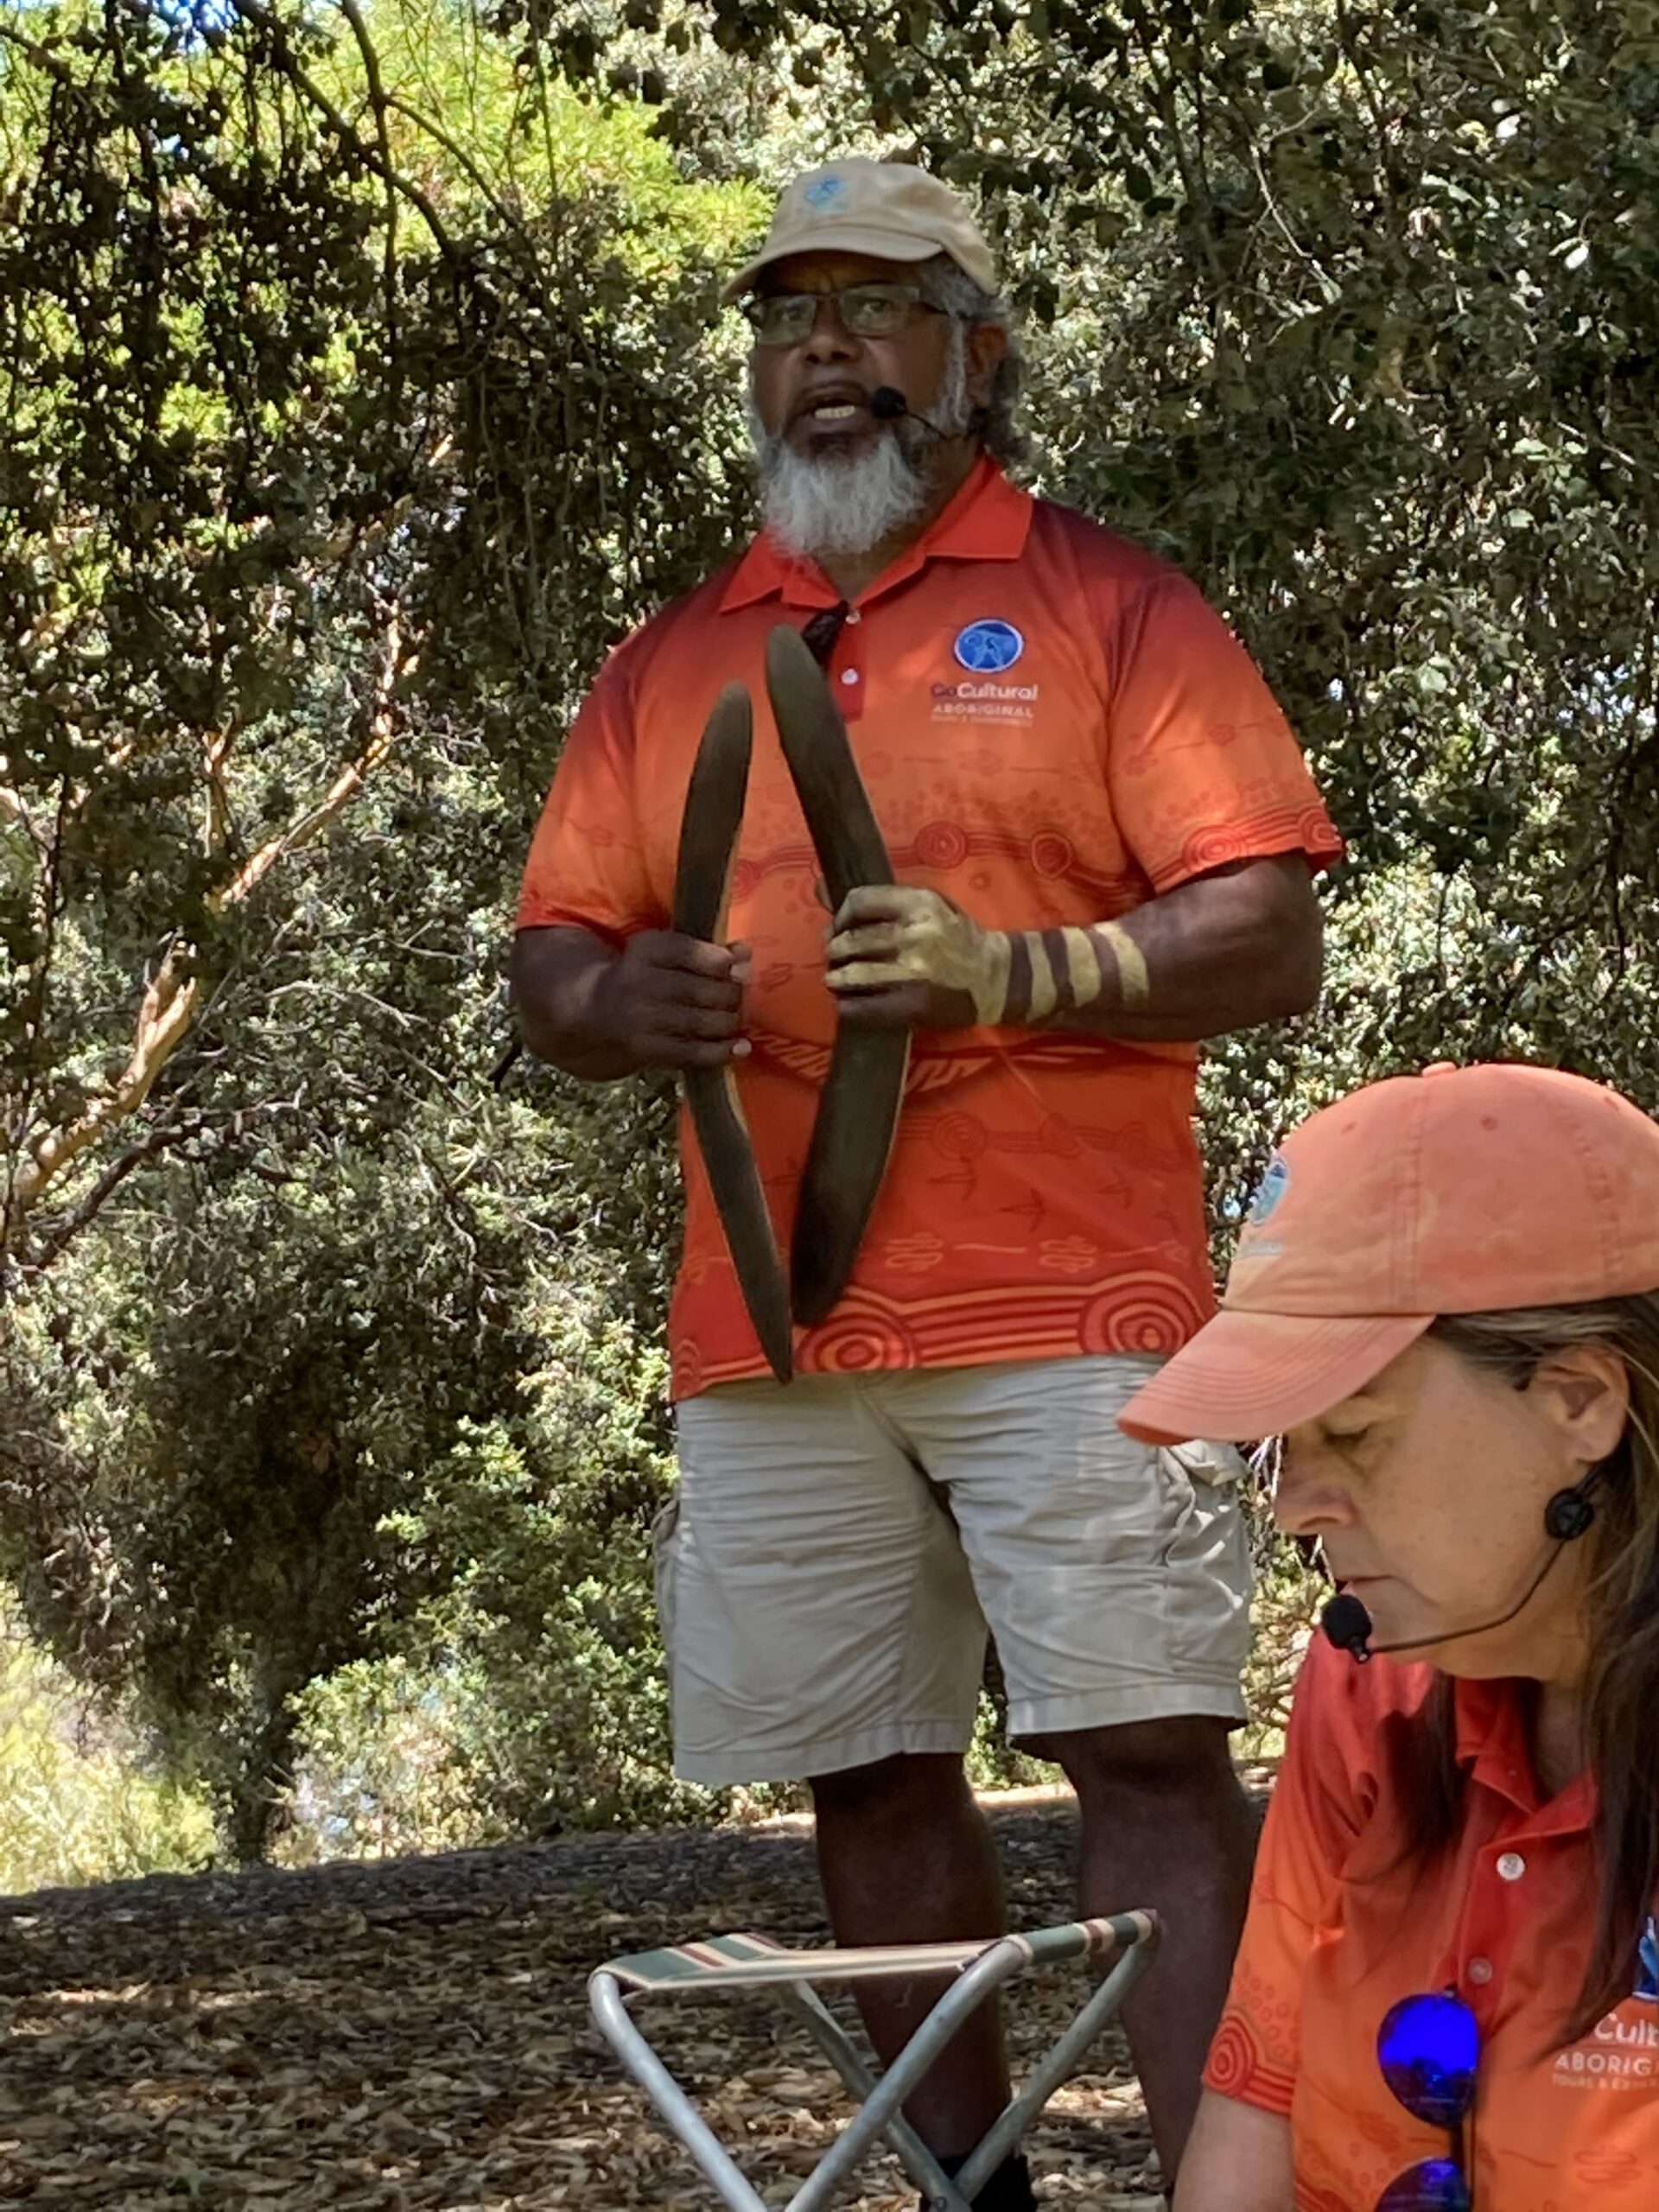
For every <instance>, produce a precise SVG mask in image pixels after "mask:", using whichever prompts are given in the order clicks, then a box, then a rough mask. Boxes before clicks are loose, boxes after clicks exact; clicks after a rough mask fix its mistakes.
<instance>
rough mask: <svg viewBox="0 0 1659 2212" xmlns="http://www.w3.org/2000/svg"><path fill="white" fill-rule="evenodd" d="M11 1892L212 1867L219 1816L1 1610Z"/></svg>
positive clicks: (2, 1740)
mask: <svg viewBox="0 0 1659 2212" xmlns="http://www.w3.org/2000/svg"><path fill="white" fill-rule="evenodd" d="M0 1772H3V1774H4V1776H5V1777H6V1786H5V1790H4V1793H3V1795H0V1894H3V1895H5V1896H13V1895H16V1894H19V1893H21V1892H22V1891H28V1890H36V1889H48V1888H53V1887H55V1886H57V1885H62V1884H73V1883H79V1882H93V1881H111V1880H118V1879H119V1878H122V1877H124V1876H126V1875H131V1874H149V1873H152V1872H156V1871H157V1870H158V1869H173V1868H195V1867H201V1866H207V1864H208V1863H209V1861H210V1860H211V1859H212V1856H213V1813H212V1809H211V1808H210V1807H209V1806H208V1805H207V1802H205V1800H203V1799H202V1798H200V1796H193V1795H192V1794H191V1793H190V1792H189V1791H188V1790H186V1789H181V1788H180V1787H179V1786H178V1785H177V1784H176V1783H172V1782H168V1781H167V1780H165V1779H158V1778H156V1777H154V1776H152V1775H150V1774H149V1773H148V1772H146V1771H145V1770H144V1768H143V1763H142V1761H141V1760H140V1759H139V1758H138V1757H137V1750H136V1746H135V1745H133V1744H132V1743H131V1741H130V1738H129V1737H128V1734H127V1732H126V1731H124V1729H122V1728H121V1727H119V1726H117V1725H113V1724H111V1722H110V1720H109V1719H108V1718H107V1716H100V1715H99V1713H97V1712H96V1711H95V1710H93V1708H92V1707H90V1706H89V1705H88V1703H87V1701H86V1698H85V1697H84V1696H82V1695H80V1694H78V1693H77V1691H76V1689H75V1686H74V1684H73V1682H72V1681H70V1680H69V1678H68V1676H67V1675H66V1674H65V1672H64V1671H63V1669H61V1668H60V1667H57V1666H54V1664H53V1663H52V1662H51V1661H49V1660H48V1659H47V1658H46V1657H44V1656H43V1655H42V1654H41V1652H39V1651H38V1650H37V1649H35V1647H34V1646H33V1645H32V1644H31V1643H29V1639H28V1637H27V1636H26V1635H25V1634H24V1631H23V1629H22V1624H21V1622H20V1621H19V1619H18V1618H17V1616H16V1609H15V1608H14V1607H12V1606H10V1605H7V1606H5V1607H4V1608H3V1609H0Z"/></svg>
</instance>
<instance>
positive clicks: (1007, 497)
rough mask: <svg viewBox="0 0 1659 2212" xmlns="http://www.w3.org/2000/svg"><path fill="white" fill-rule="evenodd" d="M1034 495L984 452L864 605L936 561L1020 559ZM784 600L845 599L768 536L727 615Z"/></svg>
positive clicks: (736, 575) (728, 593)
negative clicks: (758, 603) (762, 602)
mask: <svg viewBox="0 0 1659 2212" xmlns="http://www.w3.org/2000/svg"><path fill="white" fill-rule="evenodd" d="M1032 505H1033V501H1032V497H1031V494H1030V493H1029V492H1022V491H1021V490H1020V488H1019V486H1017V485H1014V484H1010V483H1009V481H1008V480H1007V477H1006V476H1005V475H1004V474H1003V473H1002V471H1001V468H999V467H997V464H996V463H995V461H993V460H992V459H991V458H990V456H989V454H981V455H980V456H979V458H978V460H977V461H976V462H975V463H974V465H973V467H972V468H971V469H970V470H969V474H968V477H967V480H966V481H965V482H964V483H963V485H962V486H960V488H959V489H958V490H957V493H956V494H955V495H954V497H953V498H952V499H951V500H950V504H949V505H947V506H946V507H945V508H944V510H943V511H942V512H940V513H939V514H938V515H937V516H936V517H935V518H934V519H933V520H932V521H931V523H930V524H928V526H927V528H926V529H925V531H923V532H922V534H921V536H920V537H918V538H916V539H914V540H913V541H912V543H910V544H909V545H907V546H906V548H905V550H904V551H903V552H902V553H900V554H899V557H898V558H897V560H895V561H893V562H891V563H889V564H888V565H887V568H885V569H883V570H882V571H881V573H880V575H879V576H877V577H876V578H875V580H874V582H873V583H870V584H867V585H866V587H865V588H864V589H863V590H862V591H861V592H860V594H858V598H857V601H856V602H855V603H856V604H857V605H858V606H860V607H863V606H867V605H868V602H869V601H871V600H873V599H880V598H881V597H882V596H883V595H884V594H886V593H887V592H890V591H893V590H894V589H896V588H897V587H898V586H899V584H901V583H904V582H906V580H907V579H908V578H910V577H911V576H913V575H917V574H918V572H919V570H921V569H923V568H925V566H926V564H927V563H928V562H930V561H1017V560H1018V559H1019V558H1020V555H1021V554H1022V553H1023V552H1024V551H1025V550H1026V539H1027V536H1028V535H1029V533H1030V530H1031V511H1032ZM774 595H776V596H777V597H779V598H780V599H781V600H782V601H783V602H784V604H785V606H786V607H837V606H839V605H840V603H841V594H840V593H839V592H838V591H837V590H836V588H835V586H834V585H833V584H832V583H831V582H830V581H829V577H828V576H826V575H824V573H823V569H821V568H819V566H818V564H817V562H816V561H809V560H804V559H802V558H800V557H799V556H796V555H793V554H789V553H785V551H784V550H783V549H782V548H781V547H780V546H779V545H778V544H777V543H775V541H774V540H773V538H772V536H771V534H770V533H769V532H767V531H762V532H761V534H760V537H757V538H756V539H755V540H754V542H753V544H752V545H751V546H750V547H749V549H748V551H747V553H745V554H744V556H743V557H742V558H741V560H740V561H739V563H738V564H737V566H736V567H735V569H733V571H732V573H731V575H730V576H729V578H728V581H727V584H726V588H725V590H724V591H723V592H722V593H721V601H720V612H721V613H722V614H730V613H734V611H735V610H736V609H737V608H739V607H752V606H753V605H754V604H755V602H756V601H758V600H762V599H769V598H772V596H774Z"/></svg>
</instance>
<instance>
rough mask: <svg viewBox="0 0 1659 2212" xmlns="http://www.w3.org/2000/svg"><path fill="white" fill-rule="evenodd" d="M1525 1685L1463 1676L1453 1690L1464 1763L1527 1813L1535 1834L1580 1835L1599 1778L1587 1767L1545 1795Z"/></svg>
mask: <svg viewBox="0 0 1659 2212" xmlns="http://www.w3.org/2000/svg"><path fill="white" fill-rule="evenodd" d="M1524 1687H1525V1686H1524V1685H1523V1684H1522V1683H1520V1682H1518V1681H1474V1680H1472V1679H1471V1678H1470V1677H1469V1676H1466V1675H1464V1676H1459V1679H1458V1681H1457V1682H1456V1685H1455V1686H1454V1688H1453V1691H1452V1711H1453V1714H1454V1716H1455V1719H1456V1724H1457V1744H1458V1762H1459V1765H1461V1766H1464V1767H1466V1768H1467V1769H1468V1771H1469V1775H1470V1778H1471V1781H1473V1782H1474V1783H1477V1784H1478V1785H1479V1786H1481V1787H1483V1788H1485V1789H1491V1790H1494V1791H1496V1792H1497V1795H1498V1796H1500V1797H1503V1798H1506V1799H1507V1800H1508V1801H1509V1802H1510V1804H1511V1805H1513V1806H1514V1807H1515V1808H1516V1810H1517V1811H1519V1812H1521V1813H1523V1814H1525V1815H1527V1816H1528V1827H1529V1832H1530V1833H1532V1834H1537V1835H1570V1834H1576V1833H1577V1832H1578V1831H1579V1830H1580V1829H1583V1828H1587V1827H1589V1825H1590V1823H1591V1821H1592V1820H1593V1818H1594V1816H1595V1810H1596V1786H1595V1783H1594V1780H1593V1778H1592V1776H1591V1775H1590V1773H1589V1771H1588V1770H1587V1769H1586V1771H1585V1772H1584V1773H1582V1774H1580V1775H1578V1776H1576V1777H1574V1778H1573V1781H1571V1782H1569V1783H1567V1787H1566V1788H1565V1789H1560V1790H1558V1791H1557V1793H1556V1794H1555V1796H1554V1797H1552V1798H1550V1799H1548V1801H1545V1800H1544V1799H1543V1798H1542V1797H1541V1795H1540V1793H1539V1788H1538V1781H1537V1777H1536V1775H1535V1772H1534V1770H1533V1764H1532V1748H1531V1745H1530V1744H1529V1740H1528V1732H1527V1712H1526V1705H1527V1700H1526V1698H1525V1696H1524V1694H1523V1691H1524Z"/></svg>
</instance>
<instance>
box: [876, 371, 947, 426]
mask: <svg viewBox="0 0 1659 2212" xmlns="http://www.w3.org/2000/svg"><path fill="white" fill-rule="evenodd" d="M870 412H871V414H872V415H874V417H875V419H876V421H877V422H878V423H896V422H898V420H899V417H900V416H904V415H908V416H909V417H910V419H911V421H912V423H920V424H921V426H922V428H923V429H925V430H931V432H932V433H933V435H934V436H935V437H936V438H942V437H943V436H944V431H943V430H942V429H940V428H939V426H938V423H930V422H929V421H928V419H927V417H926V416H925V415H918V413H917V412H916V410H915V409H914V408H913V407H912V405H911V404H910V402H909V401H908V400H907V399H906V397H905V395H904V393H903V392H902V391H899V387H898V385H893V384H879V385H877V386H876V387H875V390H874V391H873V392H872V393H871V394H870Z"/></svg>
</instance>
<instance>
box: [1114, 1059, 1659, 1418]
mask: <svg viewBox="0 0 1659 2212" xmlns="http://www.w3.org/2000/svg"><path fill="white" fill-rule="evenodd" d="M1647 1290H1659V1124H1656V1123H1655V1122H1651V1121H1649V1118H1648V1116H1646V1115H1645V1114H1644V1113H1643V1112H1642V1111H1641V1110H1640V1109H1639V1108H1637V1107H1636V1106H1633V1105H1631V1103H1630V1101H1629V1099H1627V1098H1623V1097H1621V1096H1619V1094H1618V1091H1616V1090H1607V1089H1606V1088H1605V1087H1604V1086H1603V1085H1602V1084H1596V1083H1588V1082H1586V1080H1585V1079H1584V1078H1583V1077H1581V1076H1576V1075H1563V1074H1561V1073H1560V1072H1559V1071H1556V1070H1554V1069H1551V1068H1539V1067H1523V1066H1516V1065H1477V1066H1473V1067H1466V1068H1459V1067H1453V1066H1452V1065H1450V1064H1449V1063H1446V1064H1442V1065H1438V1066H1435V1067H1431V1068H1427V1069H1425V1070H1424V1071H1423V1073H1422V1074H1421V1075H1414V1076H1396V1077H1390V1078H1389V1080H1388V1081H1386V1082H1383V1083H1374V1084H1370V1085H1369V1086H1368V1087H1367V1088H1366V1089H1365V1090H1357V1091H1354V1092H1353V1093H1352V1094H1351V1096H1349V1097H1346V1098H1343V1099H1338V1102H1337V1103H1336V1104H1335V1105H1334V1106H1327V1107H1326V1108H1325V1109H1324V1111H1323V1112H1322V1113H1319V1114H1315V1115H1314V1116H1313V1117H1312V1118H1311V1119H1310V1120H1308V1121H1306V1122H1303V1124H1302V1125H1301V1127H1300V1128H1298V1129H1296V1130H1294V1132H1293V1133H1292V1134H1291V1135H1289V1136H1288V1137H1287V1138H1286V1140H1285V1142H1284V1145H1283V1147H1282V1148H1281V1150H1280V1151H1278V1152H1276V1153H1274V1155H1273V1158H1272V1160H1270V1161H1269V1163H1268V1171H1267V1173H1266V1174H1265V1175H1264V1176H1263V1177H1262V1182H1261V1184H1260V1185H1259V1186H1258V1188H1257V1190H1256V1193H1255V1199H1254V1201H1253V1202H1252V1204H1251V1206H1250V1211H1249V1220H1248V1221H1247V1222H1246V1224H1245V1226H1244V1230H1243V1235H1242V1236H1241V1237H1240V1239H1239V1243H1238V1250H1237V1252H1236V1255H1235V1257H1234V1260H1233V1264H1232V1268H1231V1271H1230V1274H1229V1275H1228V1278H1227V1290H1226V1295H1225V1296H1224V1299H1223V1300H1222V1305H1221V1310H1220V1312H1219V1313H1217V1314H1216V1316H1215V1318H1214V1319H1212V1320H1211V1321H1209V1322H1207V1323H1206V1324H1205V1326H1204V1327H1203V1328H1202V1329H1200V1330H1199V1332H1198V1335H1197V1336H1196V1337H1194V1338H1193V1339H1192V1343H1191V1344H1188V1345H1187V1346H1186V1347H1185V1350H1184V1351H1179V1352H1177V1353H1176V1355H1175V1357H1173V1359H1172V1360H1171V1361H1170V1362H1169V1363H1168V1364H1167V1365H1166V1366H1165V1367H1162V1368H1160V1370H1159V1371H1158V1373H1157V1374H1156V1375H1154V1377H1153V1379H1152V1380H1151V1382H1150V1383H1147V1385H1146V1386H1145V1388H1144V1389H1141V1390H1137V1391H1136V1393H1135V1395H1134V1397H1132V1398H1131V1399H1130V1400H1129V1402H1128V1405H1127V1406H1126V1407H1125V1408H1124V1409H1123V1412H1122V1415H1121V1416H1120V1425H1121V1426H1122V1427H1123V1428H1124V1429H1125V1430H1127V1431H1128V1434H1129V1435H1131V1436H1136V1437H1141V1438H1143V1439H1145V1440H1147V1442H1150V1443H1154V1444H1164V1443H1179V1442H1180V1441H1182V1440H1185V1439H1186V1438H1188V1437H1211V1438H1215V1439H1217V1440H1223V1441H1233V1442H1242V1441H1245V1440H1251V1439H1254V1438H1256V1437H1263V1436H1275V1435H1279V1434H1281V1433H1282V1432H1283V1431H1284V1430H1286V1429H1287V1428H1294V1427H1295V1426H1296V1425H1297V1423H1298V1422H1300V1421H1312V1420H1313V1419H1314V1418H1315V1417H1316V1416H1317V1415H1318V1414H1322V1413H1324V1412H1325V1411H1326V1410H1327V1409H1328V1408H1331V1407H1332V1406H1334V1405H1337V1404H1338V1403H1339V1402H1341V1401H1342V1400H1343V1399H1344V1398H1345V1397H1348V1396H1350V1395H1352V1393H1353V1392H1354V1391H1356V1390H1358V1389H1363V1387H1364V1385H1365V1384H1366V1383H1369V1382H1370V1381H1371V1379H1372V1378H1373V1376H1376V1375H1378V1374H1380V1373H1381V1372H1382V1370H1383V1368H1385V1367H1386V1366H1387V1365H1388V1364H1389V1361H1390V1360H1392V1359H1395V1358H1397V1357H1398V1356H1399V1355H1400V1353H1402V1351H1405V1350H1406V1349H1407V1347H1408V1345H1410V1344H1414V1343H1415V1342H1416V1340H1417V1338H1419V1337H1421V1335H1422V1334H1423V1332H1424V1331H1425V1330H1426V1329H1427V1328H1428V1326H1429V1325H1430V1324H1431V1323H1432V1322H1433V1321H1434V1320H1435V1319H1437V1318H1438V1316H1439V1315H1440V1314H1442V1313H1498V1312H1501V1311H1503V1310H1504V1309H1505V1308H1508V1307H1514V1306H1571V1305H1574V1304H1577V1303H1579V1302H1580V1301H1584V1300H1591V1299H1598V1298H1617V1297H1623V1296H1627V1295H1630V1294H1634V1293H1636V1292H1638V1291H1647Z"/></svg>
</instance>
